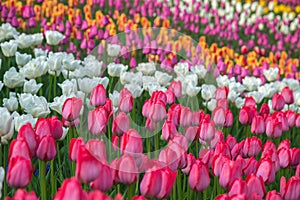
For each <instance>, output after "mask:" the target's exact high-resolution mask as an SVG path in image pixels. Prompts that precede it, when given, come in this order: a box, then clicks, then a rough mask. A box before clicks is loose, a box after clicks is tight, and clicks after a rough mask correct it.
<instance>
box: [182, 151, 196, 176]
mask: <svg viewBox="0 0 300 200" xmlns="http://www.w3.org/2000/svg"><path fill="white" fill-rule="evenodd" d="M195 162H196V158H195V156H194V155H193V154H192V153H189V154H187V155H186V166H185V167H184V168H183V169H182V170H181V171H182V172H183V173H184V174H186V175H188V174H190V171H191V169H192V166H193V164H194V163H195Z"/></svg>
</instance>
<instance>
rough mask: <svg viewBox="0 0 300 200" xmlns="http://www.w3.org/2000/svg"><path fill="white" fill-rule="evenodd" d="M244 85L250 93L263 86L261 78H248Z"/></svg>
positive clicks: (244, 80) (245, 79)
mask: <svg viewBox="0 0 300 200" xmlns="http://www.w3.org/2000/svg"><path fill="white" fill-rule="evenodd" d="M242 82H243V85H244V86H245V88H246V89H247V90H248V91H253V90H257V88H258V86H260V85H261V80H260V78H256V77H250V76H246V77H245V78H244V79H243V80H242Z"/></svg>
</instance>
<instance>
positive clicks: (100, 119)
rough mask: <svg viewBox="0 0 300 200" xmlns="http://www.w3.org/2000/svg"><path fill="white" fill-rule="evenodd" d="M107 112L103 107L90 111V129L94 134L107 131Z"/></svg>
mask: <svg viewBox="0 0 300 200" xmlns="http://www.w3.org/2000/svg"><path fill="white" fill-rule="evenodd" d="M107 120H108V118H107V112H106V111H105V109H103V108H102V107H98V108H96V109H95V110H92V111H90V112H89V115H88V129H89V132H90V133H91V134H92V135H101V134H104V133H105V132H106V125H107Z"/></svg>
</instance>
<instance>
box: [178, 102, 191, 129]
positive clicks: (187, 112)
mask: <svg viewBox="0 0 300 200" xmlns="http://www.w3.org/2000/svg"><path fill="white" fill-rule="evenodd" d="M192 117H193V113H192V111H191V109H190V108H188V107H184V106H181V111H180V118H179V125H180V126H190V125H191V124H192Z"/></svg>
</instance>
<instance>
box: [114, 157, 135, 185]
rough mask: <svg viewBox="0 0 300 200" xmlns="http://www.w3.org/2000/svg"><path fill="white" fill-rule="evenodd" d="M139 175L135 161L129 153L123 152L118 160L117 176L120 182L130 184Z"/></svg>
mask: <svg viewBox="0 0 300 200" xmlns="http://www.w3.org/2000/svg"><path fill="white" fill-rule="evenodd" d="M138 177H139V174H138V168H137V166H136V163H135V161H134V159H133V157H131V156H130V155H129V154H125V155H123V156H122V157H121V159H120V160H119V166H118V178H119V180H120V182H121V183H124V184H132V183H135V182H136V181H137V179H138Z"/></svg>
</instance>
